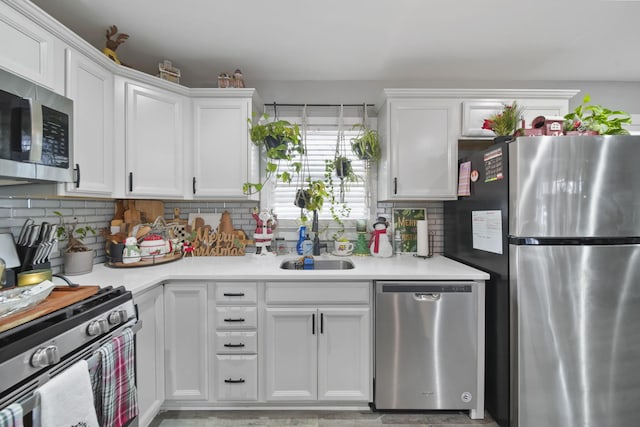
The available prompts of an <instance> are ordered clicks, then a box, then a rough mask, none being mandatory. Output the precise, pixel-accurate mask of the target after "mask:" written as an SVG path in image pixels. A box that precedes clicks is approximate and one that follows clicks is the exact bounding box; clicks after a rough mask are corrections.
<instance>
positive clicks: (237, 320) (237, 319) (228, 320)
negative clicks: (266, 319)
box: [224, 317, 244, 322]
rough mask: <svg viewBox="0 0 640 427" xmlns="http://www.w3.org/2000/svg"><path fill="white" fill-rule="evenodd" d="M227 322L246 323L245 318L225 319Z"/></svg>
mask: <svg viewBox="0 0 640 427" xmlns="http://www.w3.org/2000/svg"><path fill="white" fill-rule="evenodd" d="M224 321H225V322H244V318H242V317H238V318H236V319H224Z"/></svg>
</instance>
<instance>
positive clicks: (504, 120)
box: [482, 101, 523, 136]
mask: <svg viewBox="0 0 640 427" xmlns="http://www.w3.org/2000/svg"><path fill="white" fill-rule="evenodd" d="M503 105H504V108H503V109H502V111H501V112H499V113H496V114H493V115H491V117H489V118H488V119H485V120H484V123H483V124H482V129H487V130H490V131H493V133H495V134H496V135H498V136H507V135H513V134H514V133H515V132H516V130H517V129H518V124H519V123H520V120H521V117H522V111H523V109H522V108H521V107H520V106H519V105H518V103H517V102H516V101H513V103H512V104H511V105H508V104H503Z"/></svg>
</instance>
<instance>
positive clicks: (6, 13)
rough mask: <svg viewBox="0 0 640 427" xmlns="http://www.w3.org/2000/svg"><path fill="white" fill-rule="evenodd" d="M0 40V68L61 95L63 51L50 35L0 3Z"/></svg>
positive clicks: (4, 3) (3, 3)
mask: <svg viewBox="0 0 640 427" xmlns="http://www.w3.org/2000/svg"><path fill="white" fill-rule="evenodd" d="M0 40H2V49H0V67H2V68H4V69H6V70H8V71H10V72H12V73H14V74H18V75H19V76H21V77H24V78H26V79H29V80H32V81H34V82H36V83H40V84H42V85H43V86H46V87H48V88H50V89H52V90H53V91H55V92H58V93H60V94H62V92H63V87H64V71H63V68H62V67H63V66H64V51H63V47H62V44H61V43H56V39H55V37H54V36H53V35H52V34H51V33H49V32H48V31H47V30H45V29H44V28H42V27H40V26H39V25H38V24H36V23H35V22H33V21H31V20H29V19H28V18H26V17H25V16H24V15H22V14H20V13H19V12H17V11H15V10H13V8H12V7H11V6H9V5H8V4H6V2H0ZM56 55H60V56H59V58H56ZM56 59H59V61H57V60H56ZM58 63H59V64H60V69H59V70H56V66H57V64H58ZM56 71H59V74H58V73H57V72H56Z"/></svg>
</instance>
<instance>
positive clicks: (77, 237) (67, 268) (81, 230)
mask: <svg viewBox="0 0 640 427" xmlns="http://www.w3.org/2000/svg"><path fill="white" fill-rule="evenodd" d="M53 213H54V214H55V215H57V216H58V217H59V218H60V225H58V228H57V229H56V235H57V236H58V240H60V241H65V240H66V241H67V247H66V249H65V250H64V256H63V258H64V273H65V274H66V275H68V276H73V275H78V274H86V273H90V272H91V271H92V270H93V260H94V258H95V251H94V250H93V249H91V248H89V247H88V246H87V245H85V244H84V242H83V240H84V239H85V238H86V237H87V236H89V235H90V234H91V235H94V236H95V234H96V230H95V229H94V228H93V227H91V226H90V225H85V226H83V227H78V218H76V217H74V218H73V222H71V223H65V221H64V216H63V215H62V214H61V213H60V212H58V211H54V212H53Z"/></svg>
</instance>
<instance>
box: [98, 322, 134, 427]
mask: <svg viewBox="0 0 640 427" xmlns="http://www.w3.org/2000/svg"><path fill="white" fill-rule="evenodd" d="M97 354H98V357H99V359H100V360H99V362H98V364H97V366H96V368H95V370H94V371H93V372H92V376H91V383H92V385H93V396H94V404H95V407H96V412H97V413H98V422H99V423H100V425H101V426H103V427H121V426H124V425H125V424H126V423H127V422H128V421H129V420H131V419H132V418H134V417H135V416H137V415H138V394H137V392H136V385H135V366H134V363H135V349H134V343H133V332H132V331H131V329H128V328H127V329H125V330H124V333H123V334H122V336H119V337H116V338H113V339H112V340H111V341H110V342H108V343H107V344H105V345H103V346H102V347H100V348H99V349H98V350H97Z"/></svg>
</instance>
